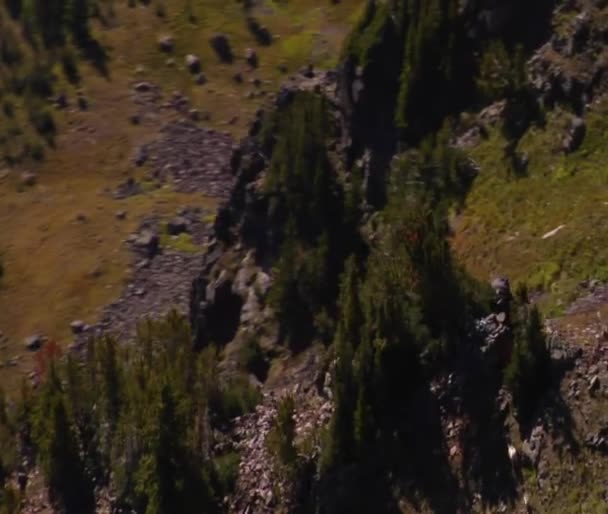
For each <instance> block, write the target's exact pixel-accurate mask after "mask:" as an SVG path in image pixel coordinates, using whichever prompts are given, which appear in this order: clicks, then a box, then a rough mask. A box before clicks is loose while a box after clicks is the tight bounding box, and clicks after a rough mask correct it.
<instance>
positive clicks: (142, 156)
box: [134, 145, 149, 166]
mask: <svg viewBox="0 0 608 514" xmlns="http://www.w3.org/2000/svg"><path fill="white" fill-rule="evenodd" d="M148 157H149V153H148V148H147V146H146V145H142V146H140V147H139V148H138V150H137V152H136V153H135V159H134V162H135V165H136V166H143V165H144V164H145V162H146V161H147V160H148Z"/></svg>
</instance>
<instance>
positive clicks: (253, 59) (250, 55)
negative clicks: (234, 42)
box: [245, 48, 259, 68]
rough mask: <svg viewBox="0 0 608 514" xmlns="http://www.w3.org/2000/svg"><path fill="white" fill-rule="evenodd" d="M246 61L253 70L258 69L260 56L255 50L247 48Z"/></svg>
mask: <svg viewBox="0 0 608 514" xmlns="http://www.w3.org/2000/svg"><path fill="white" fill-rule="evenodd" d="M245 61H246V62H247V64H249V66H251V67H252V68H257V67H258V64H259V61H258V54H257V52H256V51H255V50H254V49H253V48H247V50H245Z"/></svg>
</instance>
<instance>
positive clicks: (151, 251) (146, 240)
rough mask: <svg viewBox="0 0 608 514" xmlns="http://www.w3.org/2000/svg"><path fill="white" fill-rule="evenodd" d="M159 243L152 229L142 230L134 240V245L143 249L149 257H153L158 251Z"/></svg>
mask: <svg viewBox="0 0 608 514" xmlns="http://www.w3.org/2000/svg"><path fill="white" fill-rule="evenodd" d="M159 243H160V239H159V237H158V234H156V233H155V232H153V231H152V230H144V231H143V232H142V233H141V234H140V235H139V236H138V237H137V239H136V240H135V246H136V247H137V248H139V249H141V250H144V251H145V252H146V253H147V254H148V256H149V257H153V256H154V255H156V254H157V253H158V247H159Z"/></svg>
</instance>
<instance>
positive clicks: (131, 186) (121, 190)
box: [114, 177, 141, 200]
mask: <svg viewBox="0 0 608 514" xmlns="http://www.w3.org/2000/svg"><path fill="white" fill-rule="evenodd" d="M140 193H141V186H140V185H139V184H138V183H137V182H135V179H134V178H133V177H129V178H128V179H127V180H125V181H124V182H123V183H121V184H119V185H118V187H117V188H116V191H115V192H114V198H115V199H117V200H121V199H123V198H128V197H130V196H135V195H138V194H140Z"/></svg>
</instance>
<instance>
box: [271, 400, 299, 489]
mask: <svg viewBox="0 0 608 514" xmlns="http://www.w3.org/2000/svg"><path fill="white" fill-rule="evenodd" d="M294 415H295V402H294V399H293V397H292V396H286V397H285V398H283V399H282V400H281V401H280V403H279V406H278V409H277V417H276V420H275V423H274V426H273V428H272V429H271V430H270V432H269V433H268V436H267V440H266V443H267V446H268V448H269V449H270V451H271V454H272V455H273V456H274V458H275V459H276V461H277V463H278V465H279V468H280V470H281V472H282V473H283V474H284V475H285V476H286V478H290V479H292V480H293V479H295V475H296V473H297V471H298V453H297V450H296V447H295V444H294V441H295V436H296V423H295V420H294Z"/></svg>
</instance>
